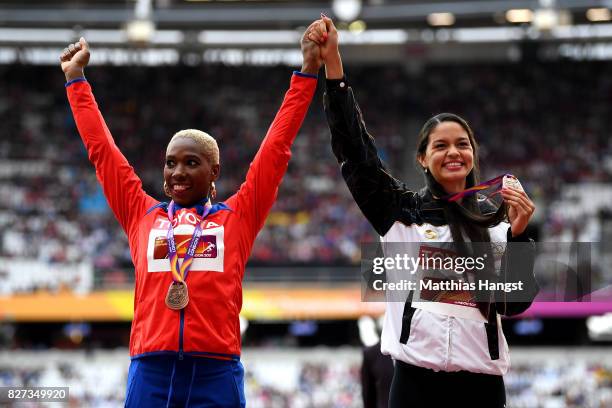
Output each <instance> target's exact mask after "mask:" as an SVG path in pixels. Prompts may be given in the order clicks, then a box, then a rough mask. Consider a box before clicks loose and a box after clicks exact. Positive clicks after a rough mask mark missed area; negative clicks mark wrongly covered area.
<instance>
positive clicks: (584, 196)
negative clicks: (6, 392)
mask: <svg viewBox="0 0 612 408" xmlns="http://www.w3.org/2000/svg"><path fill="white" fill-rule="evenodd" d="M611 7H612V3H611V2H609V1H604V0H602V1H578V0H575V1H572V0H565V1H563V0H557V1H554V0H548V1H546V0H540V1H529V0H511V1H476V0H473V1H450V0H447V1H444V2H438V1H427V2H426V1H392V0H369V1H363V2H361V1H351V0H339V1H335V2H330V1H311V2H297V1H282V0H281V1H201V2H198V1H182V0H154V1H147V0H142V1H141V0H139V1H124V0H107V1H103V0H97V1H87V2H85V1H76V0H75V1H61V0H54V1H50V2H42V1H39V2H37V1H26V2H23V1H16V0H0V72H1V73H2V80H1V81H0V123H2V127H1V130H0V132H1V138H0V158H1V159H2V160H0V227H1V229H0V319H1V323H0V385H16V386H22V385H30V386H34V385H40V386H42V385H45V386H50V385H57V386H70V392H71V403H70V406H96V407H98V406H100V407H102V406H120V405H121V404H122V402H123V396H124V389H125V377H126V375H127V366H128V364H129V358H128V351H127V348H126V347H127V344H128V339H129V328H130V319H131V316H132V288H133V273H132V268H131V262H130V257H129V252H128V247H127V241H126V238H125V236H124V234H123V232H121V231H120V229H119V227H118V224H117V223H116V221H115V220H114V219H113V217H112V214H110V212H109V210H108V207H107V205H106V202H105V199H104V197H103V196H102V193H101V191H100V188H99V187H98V185H97V181H96V179H95V174H94V171H93V169H92V166H91V165H90V164H89V162H88V161H87V157H86V153H85V151H84V149H83V147H82V145H81V140H80V138H79V137H78V134H77V132H76V129H75V125H74V123H73V121H72V117H71V113H70V110H69V107H68V104H67V101H66V98H65V93H64V88H63V82H64V79H63V75H62V72H61V70H60V68H59V64H58V61H57V60H58V55H59V53H60V51H61V49H62V48H63V47H64V46H65V45H66V44H67V43H69V42H71V41H75V40H76V39H78V37H80V36H81V35H84V36H85V37H86V38H87V39H88V40H89V42H90V44H91V48H92V62H91V66H90V67H89V68H88V69H87V72H86V74H87V77H88V80H89V81H90V82H91V83H92V86H93V88H94V92H95V95H96V98H97V100H98V102H99V104H100V106H101V110H102V112H103V114H104V116H105V118H106V120H107V123H108V124H109V127H110V129H111V131H112V133H113V135H114V137H115V140H116V141H117V144H118V145H119V147H120V148H121V150H122V151H123V152H124V154H125V155H126V156H127V158H128V160H129V161H130V162H131V164H132V165H133V166H134V167H135V169H136V171H137V173H138V174H139V175H140V177H141V178H142V180H143V183H144V186H145V189H146V190H147V191H148V192H150V193H152V194H153V195H155V196H157V197H159V198H162V191H161V187H162V185H161V184H162V179H161V168H162V165H163V152H164V149H165V145H166V143H167V141H168V140H169V137H170V136H171V135H172V134H173V133H174V132H176V131H177V130H179V129H183V128H189V127H194V128H200V129H203V130H205V131H208V132H209V133H211V134H212V135H213V136H214V137H215V138H217V140H218V142H219V145H220V149H221V163H222V174H221V178H220V180H219V183H218V185H217V188H218V193H219V194H218V198H219V199H220V200H223V199H224V198H225V197H227V196H228V195H229V194H231V193H232V192H233V191H235V190H236V188H237V187H238V185H239V184H240V182H241V180H242V178H243V177H244V175H245V173H246V169H247V166H248V163H249V162H250V159H251V158H252V157H253V155H254V153H255V151H256V149H257V147H258V145H259V143H260V141H261V138H262V137H263V135H264V134H265V131H266V128H267V126H268V125H269V123H270V121H271V119H272V117H273V115H274V114H275V112H276V109H277V108H278V106H279V104H280V101H281V99H282V95H283V93H284V91H285V89H286V87H287V85H288V81H289V77H290V74H291V72H292V70H294V69H299V66H300V63H301V55H300V52H299V38H300V35H301V32H302V31H303V29H304V28H305V26H306V25H308V24H309V23H310V22H311V21H312V20H314V19H316V18H317V17H318V15H319V13H320V12H321V11H324V12H326V13H327V15H329V16H331V17H333V18H334V19H335V20H336V21H338V26H339V27H340V28H341V29H342V32H341V47H342V52H343V56H344V59H345V69H346V72H347V74H348V75H349V79H350V81H351V82H352V83H353V84H354V87H355V91H356V94H357V97H358V100H359V102H360V104H361V107H362V110H363V111H364V114H365V117H366V122H367V124H368V128H369V130H370V132H371V133H372V134H373V135H375V137H376V140H377V144H378V147H379V149H380V151H381V154H382V156H383V158H384V160H385V161H386V162H387V163H388V165H389V167H390V168H391V169H392V171H393V173H394V175H396V177H399V178H401V179H403V180H405V181H406V182H407V183H408V185H410V186H414V188H418V187H420V186H421V185H422V183H423V181H422V180H421V178H420V176H419V175H418V174H417V172H416V171H415V167H414V159H413V157H414V146H415V143H416V136H417V133H418V130H419V128H420V126H421V124H422V123H423V122H424V121H425V119H427V118H428V117H430V116H431V115H432V114H434V113H438V112H442V111H451V112H455V113H458V114H460V115H463V116H464V117H465V118H467V119H468V121H469V122H470V123H471V125H472V127H473V128H474V129H475V132H476V135H477V138H478V140H479V141H480V143H481V145H482V153H481V166H482V168H483V179H487V178H490V177H493V176H496V175H498V174H500V173H504V172H512V173H514V174H515V175H517V176H518V177H519V179H520V180H521V182H522V183H523V185H524V186H525V187H526V189H527V190H528V192H529V193H530V195H531V197H532V199H533V200H534V201H535V202H536V204H537V206H538V210H537V212H536V215H535V219H534V222H533V227H532V228H533V231H532V232H533V234H534V235H535V236H536V237H537V238H538V240H539V241H549V242H573V241H582V242H596V243H600V244H601V245H600V246H601V248H600V249H599V250H598V252H597V253H598V256H597V257H594V258H593V266H594V271H595V272H596V273H594V274H593V276H594V278H593V279H596V285H595V286H596V287H598V288H606V287H607V286H609V285H610V282H611V280H612V272H611V271H610V268H609V264H610V259H611V258H612V257H611V256H610V255H611V252H612V247H611V246H610V245H609V242H610V240H611V239H612V221H611V220H612V215H611V210H612V207H611V204H610V203H611V202H612V184H610V182H611V181H612V144H611V140H612V138H611V137H610V134H611V131H612V125H611V122H610V117H612V75H610V74H611V73H612V64H611V63H610V59H612V23H611V22H610V18H611V15H610V8H611ZM321 85H322V81H320V84H319V88H320V89H319V91H318V93H317V95H316V96H315V100H314V101H313V104H312V105H311V108H310V111H309V114H308V117H307V119H306V121H305V123H304V126H303V127H302V129H301V131H300V133H299V135H298V137H297V139H296V142H295V145H294V148H293V158H292V160H291V163H290V166H289V170H288V173H287V175H286V176H285V178H284V181H283V184H282V186H281V189H280V192H279V196H278V201H277V203H276V204H275V206H274V208H273V210H272V213H271V214H270V216H269V218H268V221H267V223H266V227H265V228H264V230H263V231H262V232H261V233H260V234H259V237H258V239H257V242H256V245H255V248H254V250H253V254H252V256H251V260H250V263H249V266H248V268H247V272H246V278H245V285H244V287H245V296H244V299H245V302H244V306H243V313H242V316H243V318H244V321H245V322H246V324H245V327H246V331H245V333H244V337H243V345H244V355H243V361H244V364H245V367H246V370H247V401H248V405H249V406H251V407H359V406H361V404H362V403H361V390H360V383H359V375H360V374H359V370H360V366H361V348H362V345H363V343H364V342H365V343H366V344H370V343H371V342H372V341H374V342H375V337H376V334H375V330H374V323H372V321H368V320H367V319H361V320H359V319H360V318H361V317H363V316H372V317H374V318H376V317H377V316H378V315H380V313H382V312H383V310H384V305H383V304H381V303H362V302H360V296H361V292H360V282H359V275H360V272H359V262H360V243H368V242H373V241H374V240H375V239H376V236H375V235H374V232H373V231H372V230H371V228H370V227H369V226H368V224H367V223H366V222H365V220H364V218H363V217H362V216H361V214H360V212H359V210H358V209H357V207H356V206H355V204H354V203H353V201H352V199H351V197H350V195H349V193H348V191H347V189H346V187H345V185H344V182H343V181H342V179H341V176H340V174H339V169H338V166H337V164H336V162H335V159H334V157H333V155H332V154H331V149H330V146H329V130H328V128H327V124H326V121H325V117H324V113H323V109H322V86H321ZM538 278H540V279H542V280H543V283H544V289H545V292H546V290H554V285H555V282H548V281H546V279H545V278H543V277H540V276H539V277H538ZM541 283H542V282H541ZM551 288H552V289H551ZM603 300H604V301H600V302H593V303H591V304H587V305H584V304H578V303H565V304H564V303H555V304H552V305H550V304H548V305H546V304H544V303H538V304H535V305H534V306H532V308H531V309H530V311H528V312H527V313H526V314H525V316H523V317H522V318H519V319H512V320H505V321H504V327H505V332H506V335H507V337H508V340H509V343H510V346H511V350H512V360H513V367H512V369H511V371H510V373H509V374H508V375H507V376H506V387H507V391H508V406H509V407H513V408H518V407H525V408H533V407H546V408H548V407H609V406H612V353H610V351H611V349H610V348H609V346H610V340H611V339H612V319H611V318H610V315H606V313H607V312H611V311H612V306H611V305H612V304H611V303H609V302H606V300H610V299H609V298H604V299H603ZM373 339H374V340H373Z"/></svg>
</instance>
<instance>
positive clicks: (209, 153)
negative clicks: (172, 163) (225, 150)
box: [168, 129, 219, 165]
mask: <svg viewBox="0 0 612 408" xmlns="http://www.w3.org/2000/svg"><path fill="white" fill-rule="evenodd" d="M178 138H185V139H191V140H193V141H194V142H196V143H197V144H199V145H200V146H201V147H202V148H203V149H204V154H205V155H206V158H207V159H208V161H209V162H210V164H213V165H214V164H219V146H218V145H217V141H216V140H215V138H214V137H212V136H211V135H209V134H208V133H206V132H202V131H201V130H197V129H184V130H180V131H178V132H176V133H175V134H174V136H172V139H170V143H172V142H173V141H174V140H175V139H178ZM170 143H168V146H170Z"/></svg>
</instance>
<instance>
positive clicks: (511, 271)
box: [495, 228, 540, 316]
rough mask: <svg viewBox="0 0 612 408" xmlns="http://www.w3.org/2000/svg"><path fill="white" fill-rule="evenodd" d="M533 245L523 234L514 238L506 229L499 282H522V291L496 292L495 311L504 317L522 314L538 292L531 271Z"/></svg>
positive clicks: (532, 265) (533, 260)
mask: <svg viewBox="0 0 612 408" xmlns="http://www.w3.org/2000/svg"><path fill="white" fill-rule="evenodd" d="M535 252H536V250H535V243H534V242H533V240H532V239H531V238H529V237H528V236H527V235H526V234H525V233H523V234H521V235H518V236H516V237H513V236H512V231H511V229H510V228H508V232H507V244H506V251H505V252H504V255H503V257H502V261H501V262H502V264H501V271H500V282H504V283H518V282H523V290H516V291H512V292H504V291H496V293H495V304H496V308H497V311H498V312H499V313H500V314H502V315H506V316H513V315H517V314H520V313H523V312H524V311H525V310H527V309H528V308H529V306H531V303H532V302H533V299H535V297H536V295H537V294H538V292H539V291H540V286H539V285H538V282H537V280H536V278H535V274H534V271H533V267H534V263H535Z"/></svg>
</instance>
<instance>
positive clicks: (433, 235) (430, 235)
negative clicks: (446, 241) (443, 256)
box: [425, 229, 438, 239]
mask: <svg viewBox="0 0 612 408" xmlns="http://www.w3.org/2000/svg"><path fill="white" fill-rule="evenodd" d="M425 238H427V239H436V238H438V234H437V233H436V231H434V230H431V229H427V230H425Z"/></svg>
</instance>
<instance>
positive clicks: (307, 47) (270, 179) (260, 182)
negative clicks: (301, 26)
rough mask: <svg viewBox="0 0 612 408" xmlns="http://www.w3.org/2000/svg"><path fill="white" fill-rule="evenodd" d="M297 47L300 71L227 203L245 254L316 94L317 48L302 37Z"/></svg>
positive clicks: (271, 200) (270, 203) (256, 231)
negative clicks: (239, 225)
mask: <svg viewBox="0 0 612 408" xmlns="http://www.w3.org/2000/svg"><path fill="white" fill-rule="evenodd" d="M301 47H302V55H303V65H302V70H301V71H300V72H295V73H294V74H293V76H292V78H291V84H290V87H289V90H288V91H287V93H286V94H285V98H284V100H283V103H282V105H281V107H280V109H279V111H278V113H277V114H276V117H275V118H274V120H273V121H272V124H271V125H270V128H269V129H268V132H267V134H266V137H265V138H264V140H263V141H262V143H261V146H260V147H259V151H258V152H257V154H256V155H255V158H254V159H253V161H252V162H251V165H250V167H249V171H248V173H247V176H246V180H245V182H244V183H243V184H242V185H241V186H240V189H239V190H238V193H237V194H236V195H235V196H233V197H231V198H230V199H229V200H228V205H229V206H230V207H233V206H234V205H235V206H236V207H237V208H238V211H239V213H240V215H241V217H242V220H243V223H242V225H243V229H242V231H243V232H244V237H245V238H246V240H247V241H246V244H247V247H248V250H249V251H250V245H252V243H253V241H254V239H255V237H256V236H257V233H258V232H259V230H260V229H261V228H262V227H263V225H264V222H265V220H266V217H267V215H268V213H269V211H270V209H271V208H272V205H273V204H274V201H275V200H276V196H277V193H278V187H279V185H280V182H281V180H282V178H283V176H284V174H285V171H286V170H287V166H288V163H289V159H290V158H291V144H292V143H293V140H294V139H295V137H296V135H297V132H298V130H299V129H300V127H301V125H302V122H303V120H304V117H305V116H306V112H307V110H308V106H309V105H310V101H311V100H312V97H313V95H314V92H315V90H316V86H317V72H318V71H319V69H320V67H321V65H322V61H321V58H320V55H319V47H318V46H317V45H316V44H314V43H313V42H312V41H310V40H308V39H307V38H305V37H303V38H302V42H301Z"/></svg>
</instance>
